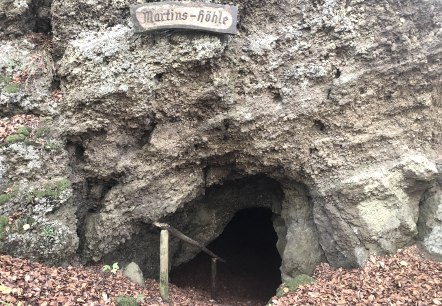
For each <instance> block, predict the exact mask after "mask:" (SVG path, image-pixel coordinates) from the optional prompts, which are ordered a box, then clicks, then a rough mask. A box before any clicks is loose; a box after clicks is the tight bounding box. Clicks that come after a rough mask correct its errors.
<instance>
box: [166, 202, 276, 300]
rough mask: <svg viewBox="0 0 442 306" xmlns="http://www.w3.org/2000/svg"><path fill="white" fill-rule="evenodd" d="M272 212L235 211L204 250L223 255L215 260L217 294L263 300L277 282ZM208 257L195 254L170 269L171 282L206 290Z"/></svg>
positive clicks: (207, 283) (208, 282)
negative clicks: (216, 264)
mask: <svg viewBox="0 0 442 306" xmlns="http://www.w3.org/2000/svg"><path fill="white" fill-rule="evenodd" d="M272 217H273V214H272V211H271V210H270V209H268V208H247V209H242V210H240V211H238V212H237V213H236V214H235V216H234V217H233V218H232V220H231V221H230V222H229V224H228V225H227V226H226V227H225V229H224V231H223V233H222V234H221V235H220V236H219V237H218V238H217V239H215V240H214V241H212V242H211V243H210V244H209V245H208V249H209V250H211V251H213V252H214V253H216V254H217V255H218V256H221V257H222V258H224V259H225V260H226V261H227V263H226V264H224V263H220V262H219V263H218V272H217V274H218V275H217V284H218V285H217V288H218V292H217V294H218V297H219V298H220V299H221V300H222V299H225V298H229V299H232V298H238V299H247V300H252V301H255V302H259V303H261V302H262V303H263V304H264V303H266V302H267V301H268V300H269V299H270V298H271V297H272V296H273V295H274V294H275V291H276V288H277V287H278V286H279V285H280V283H281V272H280V270H279V268H280V266H281V257H280V255H279V253H278V251H277V249H276V242H277V235H276V233H275V231H274V229H273V222H272ZM210 264H211V259H210V256H209V255H207V254H206V253H203V252H201V253H199V254H198V255H197V256H196V257H195V258H194V259H192V260H191V261H189V262H187V263H185V264H182V265H180V266H178V267H176V268H173V269H172V271H171V274H170V277H171V282H172V283H174V284H175V285H177V286H179V287H194V288H197V289H202V290H205V291H209V290H210Z"/></svg>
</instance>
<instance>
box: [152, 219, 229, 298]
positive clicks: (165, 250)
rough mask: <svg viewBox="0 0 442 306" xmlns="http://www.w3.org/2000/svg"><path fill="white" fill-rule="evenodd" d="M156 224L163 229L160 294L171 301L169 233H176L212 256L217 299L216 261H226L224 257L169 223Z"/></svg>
mask: <svg viewBox="0 0 442 306" xmlns="http://www.w3.org/2000/svg"><path fill="white" fill-rule="evenodd" d="M153 225H154V226H156V227H158V228H159V229H161V234H160V295H161V298H162V299H163V301H164V302H168V301H169V233H170V234H172V235H174V236H175V237H177V238H179V239H181V240H182V241H184V242H187V243H189V244H191V245H193V246H195V247H197V248H199V249H200V250H201V251H203V252H205V253H207V254H208V255H210V256H211V257H212V266H211V291H210V293H211V296H212V299H216V263H217V261H221V262H223V263H226V261H225V260H224V259H222V258H221V257H219V256H218V255H216V254H215V253H213V252H212V251H210V250H209V249H208V248H206V247H205V246H204V245H203V244H201V243H199V242H198V241H196V240H193V239H192V238H190V237H188V236H186V235H184V234H183V233H181V232H180V231H179V230H177V229H176V228H174V227H172V226H170V225H169V224H167V223H160V222H154V223H153Z"/></svg>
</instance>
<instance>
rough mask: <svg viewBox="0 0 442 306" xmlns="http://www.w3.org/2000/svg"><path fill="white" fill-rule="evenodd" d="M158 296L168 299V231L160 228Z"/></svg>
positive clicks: (166, 300) (165, 300)
mask: <svg viewBox="0 0 442 306" xmlns="http://www.w3.org/2000/svg"><path fill="white" fill-rule="evenodd" d="M160 296H161V298H162V299H163V301H164V302H166V303H167V302H168V301H169V231H167V230H162V231H161V235H160Z"/></svg>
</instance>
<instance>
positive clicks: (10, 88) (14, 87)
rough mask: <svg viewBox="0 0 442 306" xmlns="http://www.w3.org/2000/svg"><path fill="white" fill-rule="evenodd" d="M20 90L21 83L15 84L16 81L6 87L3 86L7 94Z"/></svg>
mask: <svg viewBox="0 0 442 306" xmlns="http://www.w3.org/2000/svg"><path fill="white" fill-rule="evenodd" d="M19 90H20V85H18V84H14V83H9V84H7V85H6V86H5V87H3V92H5V93H7V94H13V93H16V92H18V91H19Z"/></svg>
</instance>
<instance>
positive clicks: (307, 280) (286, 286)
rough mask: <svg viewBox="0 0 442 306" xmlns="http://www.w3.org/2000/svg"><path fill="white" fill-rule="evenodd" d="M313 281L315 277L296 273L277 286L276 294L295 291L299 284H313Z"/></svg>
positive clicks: (280, 294)
mask: <svg viewBox="0 0 442 306" xmlns="http://www.w3.org/2000/svg"><path fill="white" fill-rule="evenodd" d="M314 282H315V279H314V278H313V277H311V276H308V275H305V274H301V275H298V276H296V277H295V278H293V279H291V280H288V281H286V282H285V283H283V284H282V285H281V286H279V287H278V289H277V290H276V296H277V297H281V296H283V295H285V294H287V293H289V292H295V291H296V289H298V287H299V286H300V285H308V284H313V283H314Z"/></svg>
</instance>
